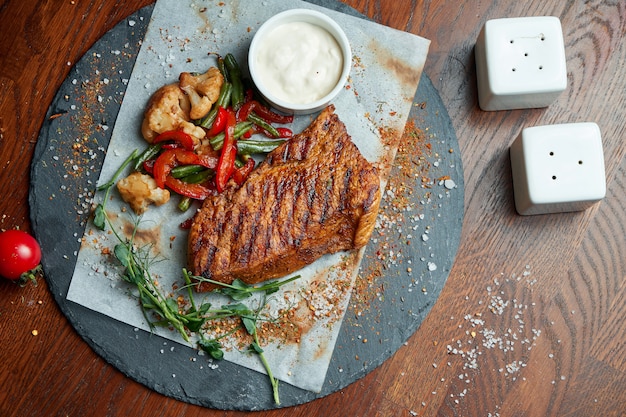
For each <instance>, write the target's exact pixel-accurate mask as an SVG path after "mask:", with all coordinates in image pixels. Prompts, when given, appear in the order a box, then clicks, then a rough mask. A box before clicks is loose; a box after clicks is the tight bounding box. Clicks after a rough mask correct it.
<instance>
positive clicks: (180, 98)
mask: <svg viewBox="0 0 626 417" xmlns="http://www.w3.org/2000/svg"><path fill="white" fill-rule="evenodd" d="M190 110H191V103H190V101H189V97H187V95H186V94H185V93H184V92H183V90H181V88H180V86H179V84H178V83H173V84H168V85H165V86H163V87H161V88H159V89H158V90H157V91H156V92H155V93H154V94H153V95H152V97H151V98H150V101H149V102H148V106H147V108H146V111H145V113H144V118H143V123H142V124H141V134H142V135H143V137H144V139H145V140H146V141H148V142H149V143H152V141H153V140H154V138H155V137H157V136H158V135H159V134H160V133H163V132H166V131H168V130H183V131H184V132H185V133H187V134H189V135H191V136H192V137H193V138H194V141H195V143H196V144H198V143H200V141H201V140H202V139H203V138H204V136H205V135H206V133H205V131H204V129H202V128H201V127H200V126H196V125H194V124H193V123H192V122H191V121H190V120H191V116H190V114H189V112H190Z"/></svg>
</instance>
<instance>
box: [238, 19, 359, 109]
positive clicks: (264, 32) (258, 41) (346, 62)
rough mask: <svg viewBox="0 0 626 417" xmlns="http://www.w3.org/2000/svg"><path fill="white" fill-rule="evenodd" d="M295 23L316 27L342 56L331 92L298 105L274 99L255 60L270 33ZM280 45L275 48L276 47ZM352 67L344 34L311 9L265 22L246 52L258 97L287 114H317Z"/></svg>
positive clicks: (337, 91)
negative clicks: (326, 36) (321, 30)
mask: <svg viewBox="0 0 626 417" xmlns="http://www.w3.org/2000/svg"><path fill="white" fill-rule="evenodd" d="M295 22H305V23H310V24H314V25H317V26H319V27H320V28H322V29H324V30H325V31H326V32H328V33H329V34H330V35H331V36H332V37H333V38H334V39H335V41H336V42H337V45H338V46H339V50H340V52H341V56H342V60H343V62H342V64H341V68H340V71H339V72H340V73H339V77H338V79H337V80H338V81H337V82H336V83H335V84H334V86H333V87H332V88H331V89H330V91H329V92H328V93H327V94H325V95H324V96H323V97H321V98H315V99H313V101H308V102H298V101H296V100H295V99H289V100H288V99H285V97H282V98H281V97H279V96H277V94H276V92H275V91H272V89H271V88H270V85H268V84H271V83H268V82H264V78H263V71H262V70H261V68H260V64H259V62H258V61H257V56H258V54H259V52H260V50H261V49H263V48H262V47H261V46H262V45H268V44H267V42H268V41H267V38H268V35H269V34H270V32H271V31H272V30H274V29H275V28H278V27H279V26H281V25H285V24H288V23H295ZM278 46H279V45H276V47H278ZM351 66H352V51H351V48H350V43H349V41H348V38H347V37H346V34H345V33H344V31H343V30H342V29H341V28H340V27H339V25H338V24H337V22H335V21H334V20H333V19H331V18H330V17H328V16H327V15H326V14H324V13H321V12H318V11H315V10H310V9H291V10H287V11H284V12H281V13H279V14H277V15H275V16H273V17H271V18H270V19H268V20H267V21H266V22H265V23H263V25H261V27H259V29H258V31H257V32H256V34H255V35H254V37H253V38H252V43H251V44H250V49H249V51H248V69H249V71H250V77H251V78H252V81H253V82H254V84H255V86H256V88H257V89H258V91H259V92H260V93H261V95H262V96H263V97H264V98H265V99H266V100H267V101H268V102H269V103H270V104H271V105H272V106H273V107H275V108H276V109H278V110H280V111H283V112H285V113H290V114H309V113H314V112H316V111H319V110H321V109H323V108H324V107H326V106H327V105H328V104H330V102H331V101H332V100H333V99H334V98H335V97H336V96H337V94H339V92H340V91H341V90H343V88H344V86H345V84H346V81H347V80H348V76H349V74H350V68H351Z"/></svg>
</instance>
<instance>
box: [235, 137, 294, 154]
mask: <svg viewBox="0 0 626 417" xmlns="http://www.w3.org/2000/svg"><path fill="white" fill-rule="evenodd" d="M283 142H285V140H284V139H276V140H254V139H246V140H240V141H239V142H237V152H238V153H240V154H242V155H254V154H257V153H268V152H272V151H273V150H274V149H276V148H277V147H278V146H280V145H281V144H282V143H283Z"/></svg>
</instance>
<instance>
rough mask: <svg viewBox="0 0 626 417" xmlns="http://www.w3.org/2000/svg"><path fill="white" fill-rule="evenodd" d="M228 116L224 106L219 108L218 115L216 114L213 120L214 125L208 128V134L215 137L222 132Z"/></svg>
mask: <svg viewBox="0 0 626 417" xmlns="http://www.w3.org/2000/svg"><path fill="white" fill-rule="evenodd" d="M227 118H228V112H227V111H226V109H225V108H224V107H222V106H220V107H218V108H217V116H215V120H214V121H213V126H211V128H210V129H209V130H207V132H206V135H207V136H208V137H213V136H215V135H217V134H218V133H222V132H223V131H224V128H225V127H226V119H227Z"/></svg>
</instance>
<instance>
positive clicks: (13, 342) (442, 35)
mask: <svg viewBox="0 0 626 417" xmlns="http://www.w3.org/2000/svg"><path fill="white" fill-rule="evenodd" d="M346 3H347V4H349V5H350V6H352V7H354V8H355V9H357V10H358V11H359V12H361V13H363V14H365V15H367V16H368V17H370V18H371V19H373V20H375V21H377V22H379V23H382V24H385V25H388V26H390V27H393V28H397V29H400V30H405V31H408V32H411V33H415V34H418V35H420V36H423V37H426V38H428V39H430V40H431V42H432V43H431V48H430V52H429V57H428V61H427V65H426V68H425V72H426V73H427V74H428V75H429V77H430V78H431V79H432V81H433V83H434V85H435V87H436V88H437V90H438V91H439V93H440V95H441V97H442V100H443V102H444V104H445V105H446V108H447V110H448V113H449V115H450V118H451V119H452V122H453V124H454V128H455V130H456V133H457V137H458V140H459V144H460V148H461V153H462V159H463V164H464V171H465V187H466V198H465V209H466V216H465V221H464V224H463V232H462V239H461V245H460V247H459V252H458V255H457V258H456V262H455V265H454V267H453V269H452V272H451V274H450V277H449V279H448V282H447V284H446V287H445V288H444V290H443V292H442V294H441V296H440V298H439V300H438V301H437V303H436V304H435V306H434V307H433V309H432V310H431V312H430V314H429V315H428V317H427V318H426V320H425V321H424V323H423V324H422V326H421V327H420V329H419V330H418V331H417V332H416V333H415V334H414V336H413V337H412V338H410V339H409V341H408V342H407V344H406V346H404V347H402V348H401V349H400V350H399V351H398V352H397V353H396V354H395V355H394V356H393V357H392V358H391V359H389V360H388V361H386V362H385V363H384V364H383V365H382V366H380V367H379V368H377V369H376V370H374V371H372V372H371V373H370V374H368V375H367V376H366V377H365V378H363V379H362V380H359V381H357V382H356V383H354V384H352V385H350V386H348V387H347V388H345V389H343V390H341V391H340V392H337V393H335V394H332V395H330V396H328V397H325V398H323V399H320V400H316V401H313V402H311V403H308V404H304V405H301V406H297V407H291V408H286V409H279V410H273V411H264V412H256V413H254V414H255V415H258V416H268V417H269V416H271V417H282V416H290V417H293V416H337V417H339V416H435V415H438V416H470V417H471V416H483V417H484V416H503V417H504V416H623V415H626V343H625V341H626V324H625V323H626V320H625V319H626V158H625V150H626V145H625V139H626V128H625V126H626V123H625V120H626V111H625V107H626V99H625V92H626V70H625V68H626V42H625V41H624V38H625V35H626V3H625V2H624V1H623V0H604V1H600V0H595V1H582V0H578V1H575V0H569V1H562V0H529V1H525V2H520V1H517V0H503V1H497V0H491V1H489V0H484V1H474V0H456V1H446V0H432V1H428V2H419V1H408V0H398V1H391V0H389V1H384V0H378V1H370V0H350V1H346ZM147 4H149V1H148V0H132V1H115V2H114V1H107V2H105V1H103V0H101V1H87V0H62V1H60V0H57V1H33V0H26V1H24V0H5V1H3V2H1V3H0V33H1V36H0V167H1V169H2V171H1V172H0V176H1V178H2V180H1V181H0V193H1V195H2V196H3V198H1V199H0V228H1V229H3V230H4V229H13V228H20V229H23V230H27V231H28V230H30V223H29V208H28V190H29V170H30V162H31V158H32V154H33V149H34V146H35V144H36V141H37V138H38V133H39V129H40V127H41V125H42V122H43V117H44V116H45V114H46V111H47V109H48V106H49V105H50V102H51V100H52V98H53V97H54V95H55V93H56V91H57V89H58V88H59V86H60V85H61V83H62V82H63V80H64V79H65V78H66V75H67V74H68V72H69V70H70V68H71V65H72V64H73V63H75V62H77V61H78V60H79V59H80V57H81V56H82V55H83V54H84V53H85V52H86V51H87V50H88V49H89V47H90V46H91V45H92V44H93V43H94V42H95V41H97V40H98V39H99V38H100V37H101V36H102V35H103V34H105V33H106V32H107V31H108V30H110V29H111V28H112V27H114V26H115V24H117V23H118V22H119V21H120V20H121V19H123V18H124V17H126V16H127V15H129V14H131V13H132V12H134V11H136V10H137V9H139V8H141V7H142V6H145V5H147ZM536 15H553V16H557V17H559V18H560V19H561V23H562V25H563V34H564V38H565V48H566V57H567V66H568V86H567V90H566V91H565V92H564V93H563V94H562V95H561V96H560V97H559V99H558V100H557V101H556V102H555V103H554V104H552V105H551V106H549V107H548V108H545V109H532V110H514V111H502V112H483V111H481V110H480V109H479V108H478V106H477V98H476V81H475V80H476V71H475V64H474V51H473V48H474V44H475V42H476V38H477V36H478V33H479V31H480V29H481V27H482V26H483V24H484V22H485V21H486V20H487V19H491V18H498V17H513V16H536ZM584 121H592V122H596V123H598V125H599V126H600V129H601V131H602V139H603V145H604V155H605V164H606V177H607V186H608V188H607V196H606V198H605V199H604V200H603V201H602V202H601V203H600V204H598V205H596V206H594V207H592V208H590V209H588V210H586V211H584V212H579V213H563V214H554V215H542V216H531V217H522V216H519V215H517V214H516V213H515V210H514V206H513V199H512V197H513V188H512V181H511V173H510V163H509V156H508V148H509V146H510V144H511V143H512V141H513V139H514V138H515V136H516V135H517V134H518V133H519V132H520V130H521V129H522V128H524V127H529V126H534V125H542V124H555V123H567V122H584ZM35 330H36V332H35V333H36V335H34V334H33V332H34V331H35ZM0 387H2V388H0V415H2V416H129V415H132V416H229V417H234V416H243V415H246V413H243V412H229V411H217V410H209V409H204V408H201V407H197V406H193V405H189V404H185V403H182V402H179V401H176V400H173V399H170V398H166V397H163V396H162V395H160V394H157V393H155V392H153V391H150V390H148V389H147V388H145V387H144V386H142V385H140V384H138V383H136V382H134V381H132V380H130V379H128V378H126V377H124V376H123V375H122V374H121V373H120V372H118V371H117V370H116V369H115V368H114V367H112V366H110V365H108V364H107V363H105V362H104V361H103V360H102V359H101V358H100V357H98V356H97V355H96V354H95V353H94V352H93V351H92V350H91V349H90V348H89V347H88V346H87V344H86V343H85V342H83V341H82V339H80V337H78V336H77V334H76V333H75V331H74V329H73V328H72V327H71V326H70V324H69V323H68V322H67V320H66V319H65V317H64V316H63V315H62V313H61V312H60V310H59V309H58V307H57V306H56V304H55V302H54V301H53V298H52V296H51V294H50V292H49V290H48V288H47V285H46V283H45V280H44V279H41V278H40V280H39V285H37V286H33V285H27V286H25V287H23V288H22V287H19V286H16V285H13V284H12V283H10V282H6V281H2V282H0ZM207 389H211V386H210V381H208V382H207Z"/></svg>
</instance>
